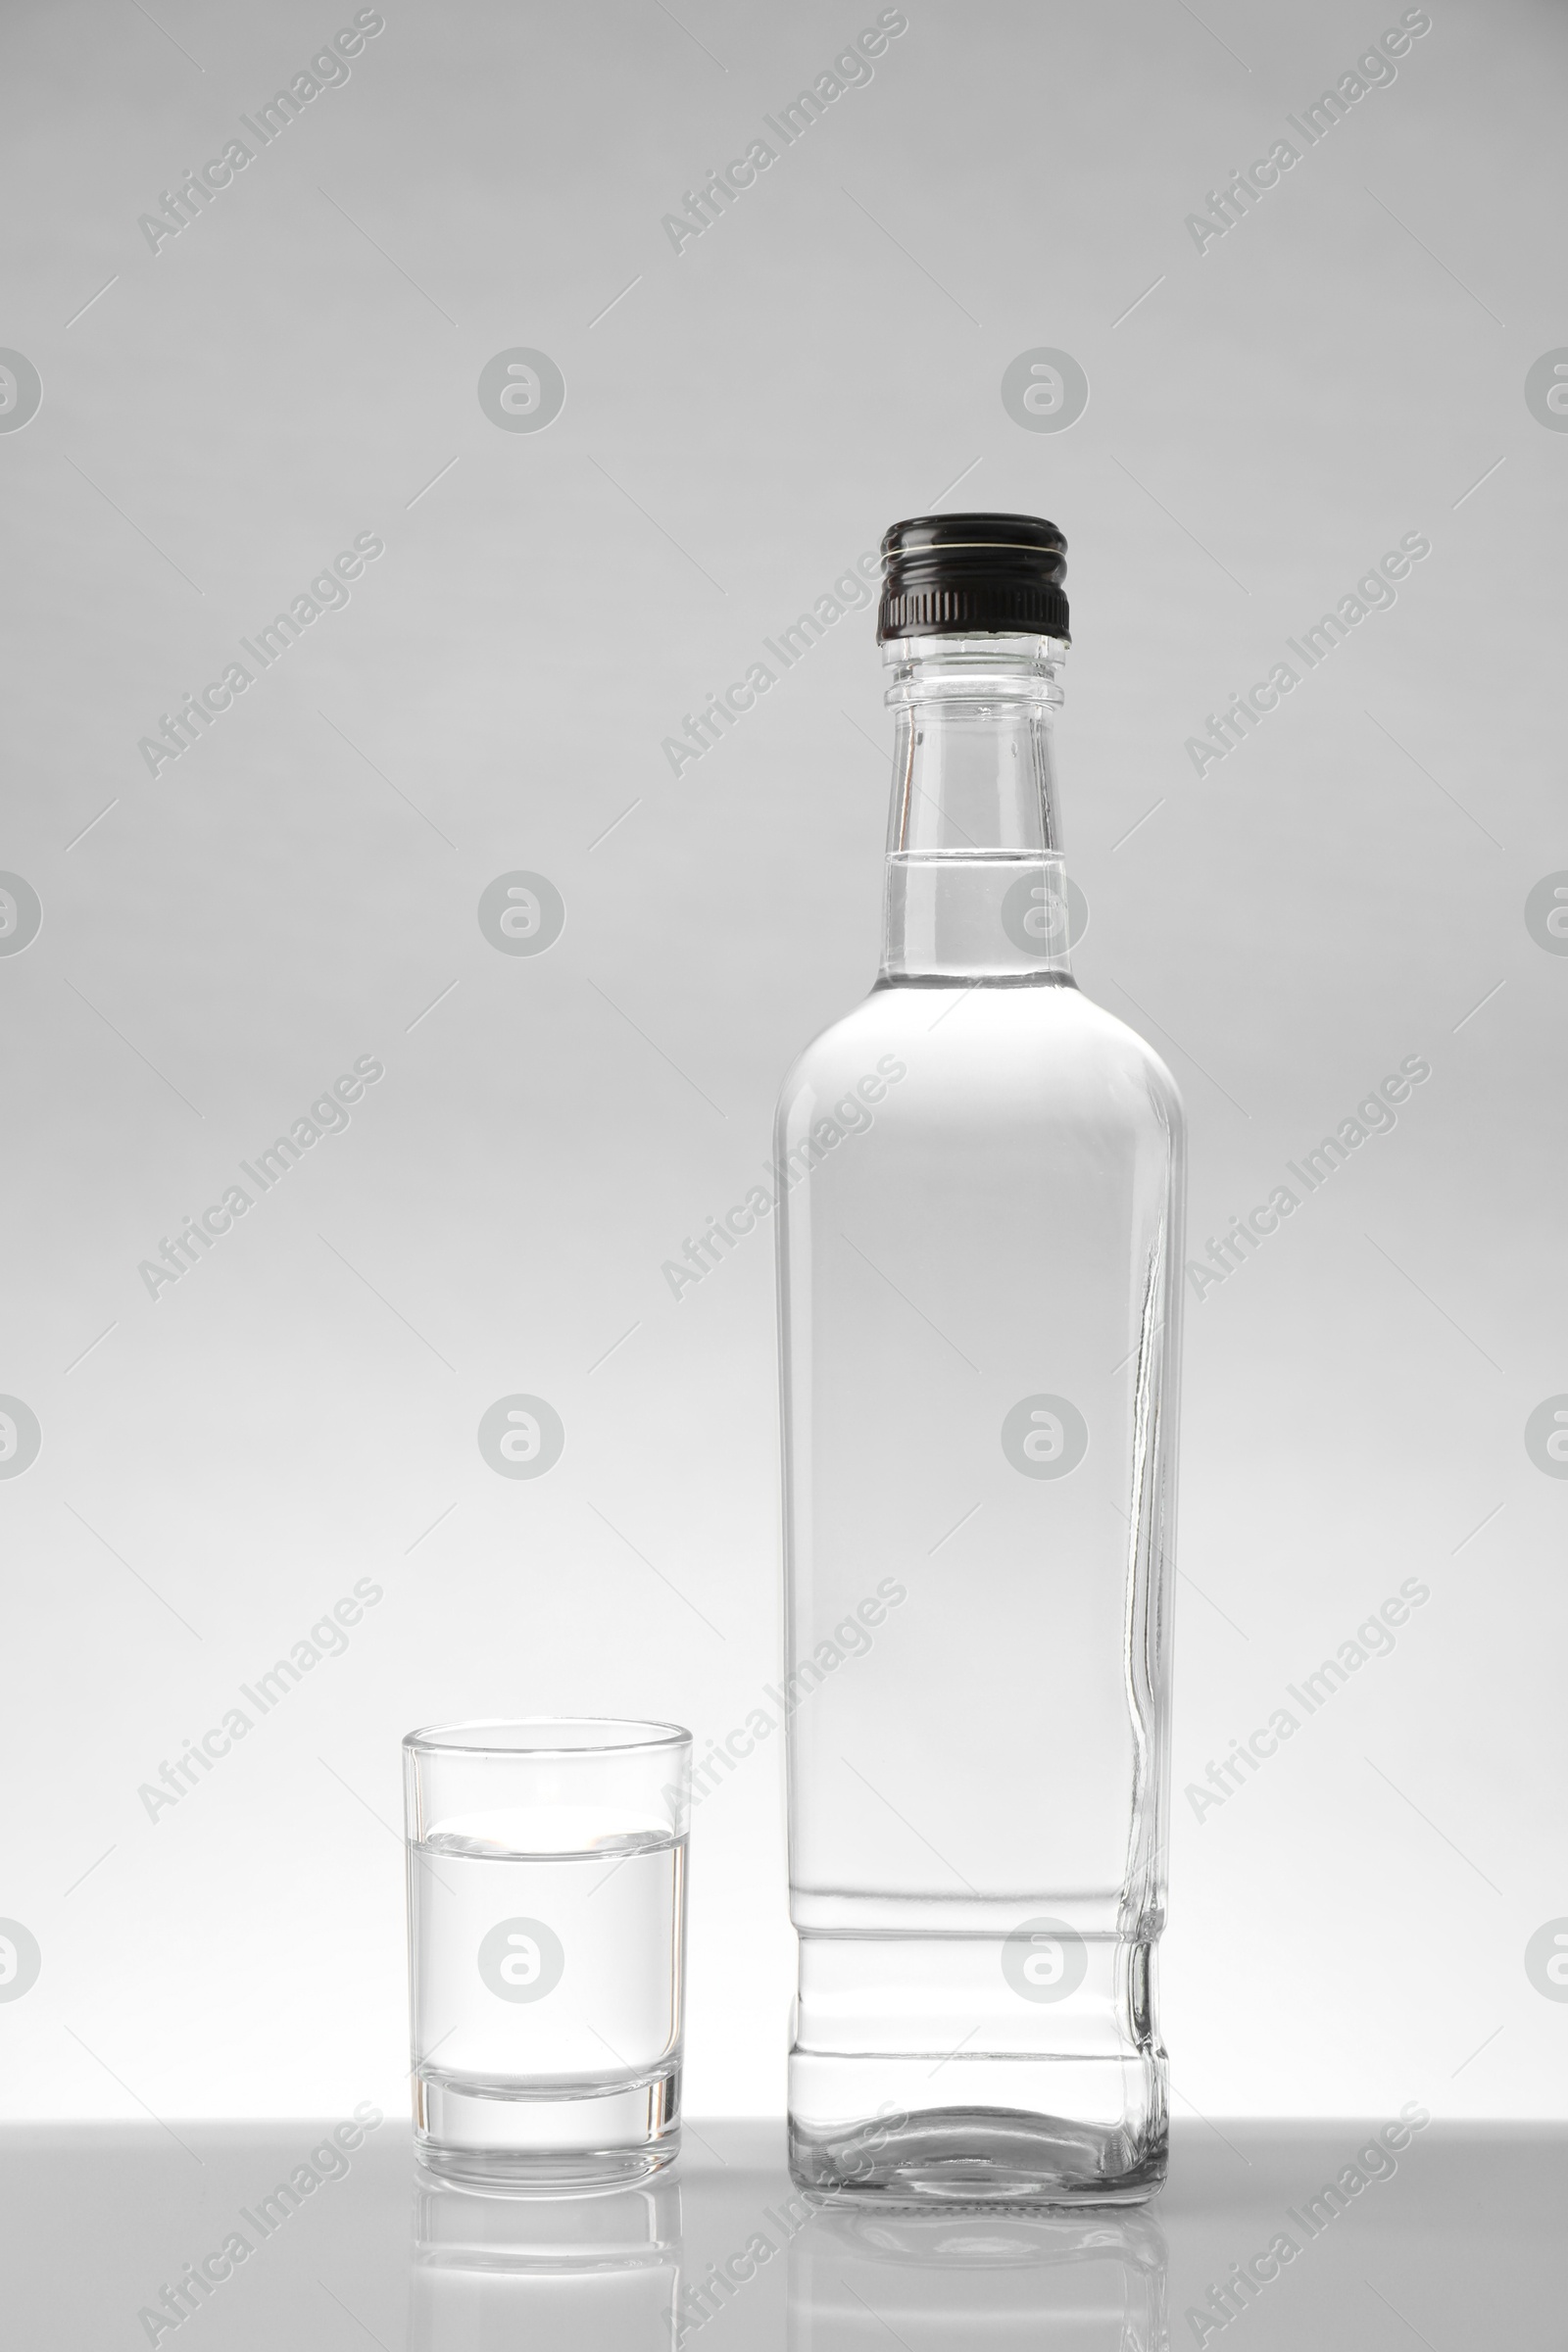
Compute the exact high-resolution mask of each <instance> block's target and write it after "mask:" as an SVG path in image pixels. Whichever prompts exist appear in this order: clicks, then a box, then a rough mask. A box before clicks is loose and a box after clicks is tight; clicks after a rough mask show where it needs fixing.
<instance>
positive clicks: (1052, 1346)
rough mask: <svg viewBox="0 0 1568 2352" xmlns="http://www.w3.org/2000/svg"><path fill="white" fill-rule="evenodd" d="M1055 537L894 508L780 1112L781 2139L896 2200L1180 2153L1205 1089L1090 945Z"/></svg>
mask: <svg viewBox="0 0 1568 2352" xmlns="http://www.w3.org/2000/svg"><path fill="white" fill-rule="evenodd" d="M1064 550H1065V542H1064V540H1063V538H1062V535H1061V533H1060V532H1059V531H1058V530H1057V529H1056V528H1055V526H1054V524H1051V523H1046V522H1043V521H1040V520H1038V519H1036V518H1033V517H1028V516H1023V517H1020V516H1011V515H947V516H937V517H928V518H925V519H922V520H918V521H913V522H907V523H900V524H896V525H895V526H894V528H893V529H892V530H891V531H890V532H889V533H888V534H887V537H886V539H885V540H884V542H883V554H884V568H885V571H886V574H887V579H886V583H885V586H884V592H883V599H882V607H881V612H880V614H879V622H878V635H879V638H880V639H881V641H882V642H883V645H884V661H885V662H886V664H887V666H888V669H889V672H890V677H891V684H890V688H889V692H888V696H887V700H888V703H889V705H890V706H891V708H892V710H893V711H894V713H895V717H896V724H897V747H896V751H895V756H894V771H893V802H892V816H891V823H890V828H889V836H888V858H887V883H886V901H885V930H884V945H883V956H882V965H881V970H880V972H879V974H878V977H877V981H876V985H875V986H874V988H873V989H872V991H871V993H870V995H869V996H868V997H867V998H866V999H865V1001H864V1002H863V1003H862V1004H861V1005H858V1007H857V1008H856V1009H855V1010H854V1011H852V1012H850V1013H848V1014H847V1015H846V1016H845V1017H844V1018H843V1019H841V1020H839V1021H837V1022H835V1023H834V1024H833V1026H832V1027H831V1028H829V1029H827V1030H825V1031H824V1032H823V1034H822V1035H821V1036H819V1037H818V1038H817V1039H816V1040H815V1041H814V1043H812V1044H811V1045H810V1046H809V1047H808V1048H807V1050H806V1052H805V1053H804V1054H802V1055H801V1057H800V1059H799V1060H798V1061H797V1062H796V1064H795V1066H794V1068H793V1069H792V1070H791V1071H790V1073H789V1076H788V1077H787V1079H786V1080H785V1083H784V1088H783V1093H782V1097H781V1100H780V1103H779V1109H778V1116H777V1125H776V1132H775V1152H776V1165H777V1171H778V1179H779V1191H780V1204H779V1216H778V1220H777V1224H778V1250H779V1299H780V1326H781V1328H780V1341H781V1397H782V1408H783V1455H784V1542H785V1573H786V1608H785V1621H786V1648H787V1656H786V1676H787V1682H786V1695H787V1703H788V1707H789V1736H788V1767H789V1806H790V1864H791V1867H790V1878H791V1914H792V1918H793V1922H794V1925H795V1928H796V1930H797V1933H798V1935H799V1937H800V1980H799V1997H798V2001H797V2004H796V2016H795V2037H794V2047H793V2049H792V2052H791V2058H790V2139H791V2163H792V2166H793V2168H794V2171H795V2173H796V2177H797V2179H798V2180H801V2181H802V2182H804V2183H809V2184H811V2185H814V2186H816V2187H818V2188H821V2189H826V2190H829V2191H834V2192H846V2193H851V2194H854V2193H860V2194H864V2195H868V2196H873V2197H882V2198H887V2199H896V2200H898V2201H902V2202H908V2201H909V2200H910V2199H914V2200H917V2201H918V2200H922V2199H926V2198H932V2199H937V2198H940V2199H944V2200H949V2199H953V2198H961V2199H964V2200H981V2201H998V2202H1008V2201H1014V2202H1029V2203H1038V2202H1053V2203H1077V2202H1107V2201H1115V2202H1131V2201H1136V2200H1138V2199H1141V2198H1143V2197H1146V2196H1148V2195H1150V2194H1151V2193H1152V2190H1153V2189H1155V2188H1156V2187H1157V2186H1158V2185H1159V2182H1160V2180H1162V2178H1163V2173H1164V2163H1165V2147H1166V2132H1167V2123H1166V2085H1165V2060H1164V2052H1163V2049H1162V2047H1161V2045H1160V2041H1159V2037H1158V2032H1157V2028H1156V2024H1155V2016H1154V1959H1155V1945H1156V1942H1157V1939H1158V1936H1159V1934H1160V1930H1161V1927H1162V1925H1163V1921H1164V1886H1165V1877H1164V1867H1163V1865H1164V1845H1165V1837H1166V1831H1165V1819H1166V1794H1165V1783H1166V1778H1167V1767H1166V1756H1167V1747H1168V1719H1169V1630H1170V1587H1171V1579H1172V1576H1173V1564H1172V1548H1173V1524H1174V1506H1175V1437H1176V1404H1177V1377H1178V1357H1179V1328H1178V1327H1179V1320H1180V1299H1181V1291H1180V1273H1181V1265H1182V1184H1183V1131H1182V1113H1181V1106H1180V1103H1179V1100H1178V1097H1177V1093H1176V1089H1175V1086H1174V1084H1173V1082H1172V1080H1171V1078H1170V1076H1169V1074H1168V1072H1167V1071H1166V1070H1165V1068H1164V1067H1163V1065H1162V1064H1161V1062H1160V1061H1159V1059H1158V1058H1157V1056H1156V1055H1155V1054H1153V1053H1152V1051H1151V1050H1150V1048H1149V1047H1148V1046H1147V1045H1146V1044H1145V1043H1144V1041H1143V1040H1142V1038H1140V1037H1138V1036H1137V1035H1136V1034H1135V1033H1134V1032H1133V1031H1132V1030H1130V1029H1128V1028H1127V1027H1125V1026H1124V1024H1123V1023H1122V1022H1120V1021H1118V1020H1116V1019H1115V1018H1114V1017H1113V1016H1112V1015H1111V1014H1110V1013H1108V1012H1104V1011H1103V1010H1102V1009H1101V1008H1100V1007H1099V1006H1098V1005H1092V1004H1090V1003H1089V1002H1088V1001H1087V1000H1086V999H1085V998H1084V997H1083V996H1082V995H1081V994H1080V993H1079V990H1078V988H1077V986H1076V984H1075V982H1074V981H1073V978H1072V974H1071V969H1070V963H1069V949H1068V935H1069V931H1070V929H1071V928H1072V914H1071V909H1072V907H1074V906H1075V905H1078V906H1081V904H1082V902H1081V900H1078V899H1077V898H1076V896H1075V894H1074V893H1072V892H1070V891H1069V887H1068V884H1067V881H1066V875H1065V869H1064V866H1063V862H1062V856H1061V833H1060V826H1059V820H1058V816H1057V809H1056V793H1055V781H1054V714H1055V711H1056V709H1057V707H1058V706H1059V703H1060V700H1061V688H1060V676H1061V669H1062V663H1063V660H1064V657H1065V653H1066V646H1067V608H1066V599H1065V596H1064V595H1063V593H1062V590H1061V586H1060V582H1061V578H1062V573H1063V570H1064Z"/></svg>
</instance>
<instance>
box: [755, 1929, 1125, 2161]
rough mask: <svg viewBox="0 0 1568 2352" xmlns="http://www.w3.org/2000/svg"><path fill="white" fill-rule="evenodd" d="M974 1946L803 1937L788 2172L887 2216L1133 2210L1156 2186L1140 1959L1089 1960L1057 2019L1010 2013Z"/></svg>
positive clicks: (1000, 1986) (1110, 1949)
mask: <svg viewBox="0 0 1568 2352" xmlns="http://www.w3.org/2000/svg"><path fill="white" fill-rule="evenodd" d="M1003 1952H1004V1945H1003V1941H1002V1939H1000V1938H996V1939H994V1938H992V1937H990V1936H973V1935H970V1936H962V1937H957V1936H948V1937H935V1936H931V1937H928V1936H898V1937H888V1938H883V1937H876V1938H870V1937H867V1938H861V1937H857V1936H809V1935H808V1936H802V1939H801V1997H800V2002H799V2006H798V2010H797V2034H796V2043H795V2047H794V2049H793V2050H792V2051H791V2053H790V2077H789V2109H790V2169H791V2171H792V2173H793V2174H794V2176H795V2179H796V2180H798V2181H800V2183H801V2184H802V2186H803V2187H808V2188H812V2189H814V2190H816V2191H818V2192H819V2193H821V2194H823V2195H825V2196H828V2197H831V2198H832V2199H834V2200H835V2201H838V2200H840V2199H871V2200H875V2201H878V2202H881V2203H886V2204H902V2205H925V2204H935V2203H958V2204H966V2205H976V2204H981V2205H994V2206H1007V2205H1015V2206H1042V2207H1064V2206H1077V2205H1135V2204H1141V2203H1143V2202H1144V2201H1145V2200H1146V2199H1147V2198H1149V2197H1152V2196H1153V2195H1154V2194H1155V2193H1156V2192H1157V2190H1158V2189H1159V2188H1160V2186H1161V2185H1162V2183H1163V2181H1164V2179H1165V2166H1166V2153H1167V2144H1168V2138H1169V2115H1168V2099H1167V2085H1166V2070H1165V2053H1164V2051H1163V2050H1162V2049H1161V2048H1160V2047H1159V2045H1158V2042H1157V2041H1156V2040H1155V2038H1154V2036H1153V2033H1152V2022H1151V2021H1150V2019H1149V2017H1148V2015H1147V2012H1146V2011H1144V2009H1143V2005H1142V2000H1141V1999H1140V2001H1139V2002H1138V2004H1137V2005H1136V2006H1135V2005H1134V2003H1133V2001H1131V2000H1130V1999H1129V1997H1128V1992H1129V1987H1132V1986H1135V1985H1136V1986H1141V1987H1147V1985H1148V1981H1149V1957H1150V1947H1149V1946H1147V1945H1140V1944H1136V1943H1133V1942H1131V1941H1129V1940H1127V1939H1123V1938H1120V1937H1115V1936H1108V1937H1102V1938H1095V1939H1094V1940H1093V1942H1092V1943H1091V1944H1090V1946H1089V1955H1088V1979H1087V1982H1086V1983H1085V1985H1083V1986H1082V1987H1081V1989H1080V1991H1079V1993H1078V1997H1076V1998H1075V1999H1074V2000H1073V2001H1072V2002H1071V2003H1070V2004H1069V2003H1068V2002H1066V2001H1063V2002H1062V2003H1061V2005H1060V2006H1055V2005H1054V2004H1052V2003H1050V2002H1049V2001H1042V2002H1040V2003H1039V2004H1038V2005H1035V2004H1033V2003H1031V2002H1030V2001H1029V2000H1019V1999H1017V1998H1015V1997H1014V1996H1013V1994H1012V1992H1011V1991H1010V1990H1009V1989H1008V1987H1007V1981H1006V1976H1005V1970H1004V1967H1003Z"/></svg>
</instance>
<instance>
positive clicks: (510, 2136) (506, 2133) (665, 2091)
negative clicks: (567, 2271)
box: [414, 2062, 681, 2190]
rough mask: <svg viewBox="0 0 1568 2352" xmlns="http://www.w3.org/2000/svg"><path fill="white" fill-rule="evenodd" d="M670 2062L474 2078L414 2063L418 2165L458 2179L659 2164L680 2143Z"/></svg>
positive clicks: (519, 2185)
mask: <svg viewBox="0 0 1568 2352" xmlns="http://www.w3.org/2000/svg"><path fill="white" fill-rule="evenodd" d="M680 2075H681V2070H680V2066H679V2063H678V2062H675V2063H673V2064H671V2065H669V2066H665V2067H662V2068H660V2069H658V2070H657V2071H656V2072H654V2073H652V2074H649V2075H640V2076H636V2077H633V2078H631V2079H630V2080H628V2081H626V2082H612V2083H609V2084H606V2083H603V2082H595V2083H586V2082H585V2083H582V2084H577V2085H573V2084H570V2083H564V2084H556V2085H552V2087H551V2088H550V2089H549V2090H548V2091H545V2090H541V2089H539V2088H538V2087H537V2086H535V2085H531V2084H530V2085H523V2084H519V2083H508V2082H481V2081H478V2080H476V2079H475V2078H473V2077H471V2076H453V2075H447V2074H443V2073H442V2072H441V2070H440V2068H439V2067H436V2066H425V2067H421V2068H420V2069H419V2070H418V2071H417V2074H416V2076H415V2082H414V2135H415V2146H416V2151H417V2157H418V2161H419V2162H420V2164H422V2165H424V2166H426V2167H427V2168H428V2169H429V2171H430V2172H432V2173H434V2174H436V2175H437V2176H438V2177H439V2178H441V2179H443V2180H454V2181H459V2182H461V2183H463V2184H464V2185H465V2186H467V2187H475V2188H501V2189H512V2190H527V2189H531V2188H538V2189H545V2190H560V2189H564V2188H573V2187H593V2186H605V2187H608V2186H613V2185H617V2184H623V2183H625V2182H627V2181H631V2180H646V2179H647V2178H648V2176H649V2175H650V2174H651V2173H657V2172H662V2170H663V2169H664V2167H665V2166H666V2165H668V2164H671V2163H673V2161H674V2159H675V2157H676V2156H677V2155H678V2154H679V2152H680Z"/></svg>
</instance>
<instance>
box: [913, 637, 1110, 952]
mask: <svg viewBox="0 0 1568 2352" xmlns="http://www.w3.org/2000/svg"><path fill="white" fill-rule="evenodd" d="M1066 650H1067V649H1066V646H1065V645H1064V644H1063V643H1062V642H1061V640H1060V639H1058V638H1053V637H1013V636H989V637H910V638H900V639H895V640H894V641H893V642H892V643H890V644H889V645H887V646H886V647H885V648H884V653H883V659H884V662H885V664H886V666H887V667H888V668H889V670H890V672H891V683H890V685H889V688H888V695H887V701H888V706H889V708H890V709H891V710H892V711H893V712H894V714H895V718H896V723H897V744H896V748H895V752H894V760H893V807H892V813H891V816H890V820H889V825H888V866H887V890H886V897H885V902H884V920H883V946H882V971H881V978H882V980H883V981H884V982H887V981H900V980H982V979H990V978H999V979H1006V978H1025V977H1027V978H1030V979H1054V980H1057V981H1060V980H1067V979H1070V977H1071V969H1070V966H1069V963H1068V959H1067V923H1068V916H1067V878H1066V869H1065V866H1064V865H1063V862H1062V857H1061V832H1060V824H1059V820H1058V817H1057V813H1056V794H1055V745H1054V713H1055V711H1056V710H1057V709H1058V708H1059V706H1060V703H1061V686H1060V674H1061V665H1062V662H1063V660H1064V658H1065V655H1066Z"/></svg>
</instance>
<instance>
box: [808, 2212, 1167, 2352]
mask: <svg viewBox="0 0 1568 2352" xmlns="http://www.w3.org/2000/svg"><path fill="white" fill-rule="evenodd" d="M894 2341H897V2342H899V2343H902V2344H904V2345H905V2346H907V2352H1024V2347H1025V2346H1027V2347H1028V2352H1164V2348H1165V2346H1166V2345H1167V2344H1168V2341H1169V2337H1168V2334H1167V2330H1166V2323H1165V2240H1164V2236H1163V2234H1162V2233H1161V2230H1160V2228H1159V2225H1158V2223H1157V2222H1155V2221H1154V2220H1153V2218H1152V2215H1150V2214H1148V2213H1145V2212H1141V2211H1139V2210H1137V2209H1136V2208H1122V2209H1119V2210H1118V2209H1115V2208H1109V2207H1107V2208H1104V2209H1103V2210H1101V2211H1100V2212H1098V2213H1094V2214H1089V2213H1081V2214H1074V2215H1062V2216H1055V2215H1046V2214H1023V2213H1016V2212H996V2211H985V2212H978V2211H975V2210H973V2209H970V2210H969V2211H966V2212H961V2211H960V2212H955V2211H949V2212H947V2213H938V2212H931V2213H899V2212H894V2211H889V2210H870V2209H864V2210H860V2211H853V2212H852V2211H841V2210H832V2209H829V2210H826V2211H823V2212H820V2213H818V2214H817V2215H816V2217H815V2219H814V2220H812V2221H810V2222H809V2223H808V2224H807V2225H806V2227H805V2228H804V2229H802V2230H801V2231H800V2234H799V2235H798V2236H797V2237H796V2238H795V2239H794V2240H793V2241H792V2243H791V2246H790V2250H789V2352H886V2348H887V2346H888V2345H889V2343H891V2342H894Z"/></svg>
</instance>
